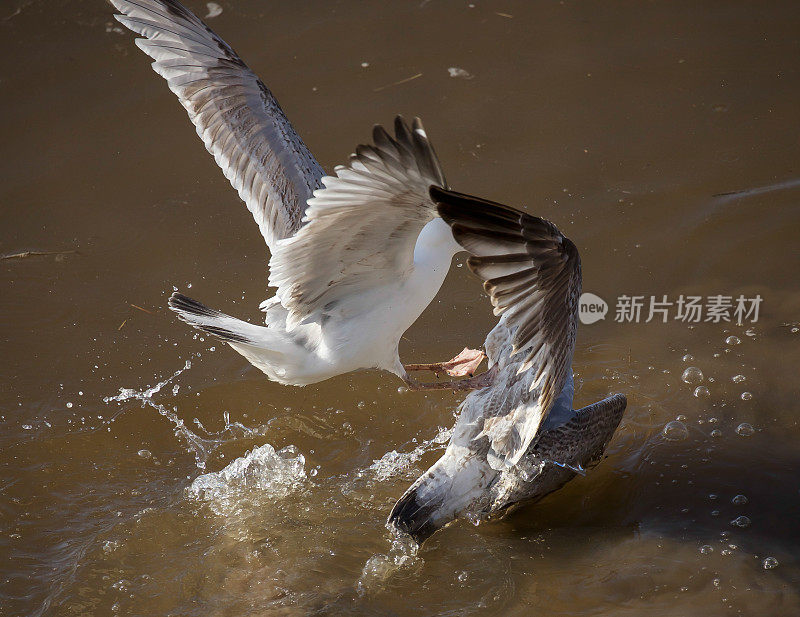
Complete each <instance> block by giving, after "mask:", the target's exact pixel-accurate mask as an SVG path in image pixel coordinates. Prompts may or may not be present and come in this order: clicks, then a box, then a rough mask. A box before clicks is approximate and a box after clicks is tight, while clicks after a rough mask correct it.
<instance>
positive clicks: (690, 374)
mask: <svg viewBox="0 0 800 617" xmlns="http://www.w3.org/2000/svg"><path fill="white" fill-rule="evenodd" d="M681 379H682V380H683V381H684V383H688V384H695V383H700V382H701V381H703V371H701V370H700V369H699V368H697V367H696V366H690V367H689V368H687V369H686V370H685V371H683V375H681Z"/></svg>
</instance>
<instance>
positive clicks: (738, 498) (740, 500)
mask: <svg viewBox="0 0 800 617" xmlns="http://www.w3.org/2000/svg"><path fill="white" fill-rule="evenodd" d="M731 503H732V504H736V505H737V506H743V505H744V504H746V503H747V497H745V496H744V495H736V497H734V498H733V499H731Z"/></svg>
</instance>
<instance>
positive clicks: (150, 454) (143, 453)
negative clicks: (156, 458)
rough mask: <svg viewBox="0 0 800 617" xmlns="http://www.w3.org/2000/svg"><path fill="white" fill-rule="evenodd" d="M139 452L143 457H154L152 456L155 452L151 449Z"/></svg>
mask: <svg viewBox="0 0 800 617" xmlns="http://www.w3.org/2000/svg"><path fill="white" fill-rule="evenodd" d="M137 454H138V455H139V456H141V457H142V458H150V457H152V456H153V453H152V452H150V450H139V451H138V452H137Z"/></svg>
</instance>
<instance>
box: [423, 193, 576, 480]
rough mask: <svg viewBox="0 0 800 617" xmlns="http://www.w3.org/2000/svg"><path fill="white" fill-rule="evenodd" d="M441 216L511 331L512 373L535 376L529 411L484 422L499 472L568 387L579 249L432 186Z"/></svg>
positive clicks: (498, 207) (536, 224)
mask: <svg viewBox="0 0 800 617" xmlns="http://www.w3.org/2000/svg"><path fill="white" fill-rule="evenodd" d="M430 193H431V198H432V199H433V200H434V201H435V202H436V203H437V209H438V211H439V214H440V216H441V217H442V218H443V219H444V220H445V221H446V222H447V223H448V224H449V225H450V227H451V229H452V231H453V236H454V237H455V239H456V241H457V242H458V243H459V244H460V245H461V246H462V247H464V249H465V250H467V251H469V252H470V253H471V256H470V258H469V260H468V262H467V264H468V265H469V267H470V269H471V270H472V271H473V272H474V273H475V274H477V275H478V276H479V277H480V278H482V279H483V281H484V285H483V287H484V289H485V290H486V292H487V293H488V294H489V296H490V297H491V302H492V305H493V306H494V313H495V315H502V316H503V318H504V319H505V324H506V326H507V327H508V328H509V329H510V330H511V331H512V332H513V349H512V351H511V355H512V356H514V355H515V354H518V353H520V354H524V355H523V356H522V359H521V360H520V361H519V367H518V371H517V373H518V374H521V373H524V372H525V371H527V370H529V369H531V368H532V367H533V370H535V371H536V372H535V373H534V376H533V379H532V380H531V385H530V388H529V389H530V391H532V392H534V396H535V399H536V400H535V401H534V404H533V405H530V406H528V405H521V406H519V409H518V410H516V411H514V412H512V413H509V414H507V415H504V416H498V417H493V418H489V419H487V420H486V424H485V431H484V432H485V434H487V435H488V436H489V437H490V439H491V441H492V450H493V451H494V453H495V454H496V455H497V456H499V457H500V458H501V459H502V460H503V461H504V463H505V464H506V465H514V464H516V463H517V461H519V459H520V457H521V456H522V455H523V453H524V452H525V449H526V448H527V447H528V445H529V444H530V443H531V440H532V439H533V437H534V436H535V434H536V431H537V430H538V427H539V423H540V421H543V420H544V418H545V417H546V416H547V414H548V413H549V411H550V408H551V407H552V405H553V403H554V402H555V400H556V398H557V397H558V395H559V394H560V393H561V390H562V389H563V387H564V384H565V383H566V381H567V377H568V376H569V372H570V370H571V368H570V366H571V364H572V353H573V350H574V348H575V332H576V329H577V318H578V299H579V297H580V293H581V266H580V257H579V255H578V249H577V248H576V247H575V245H574V244H573V243H572V242H571V241H570V240H569V239H568V238H566V237H565V236H564V234H562V233H561V232H560V231H559V230H558V228H557V227H556V226H555V225H553V223H551V222H550V221H546V220H545V219H542V218H539V217H536V216H530V215H528V214H525V213H524V212H522V211H520V210H516V209H515V208H511V207H509V206H505V205H503V204H499V203H495V202H491V201H487V200H484V199H480V198H477V197H472V196H469V195H463V194H461V193H455V192H452V191H446V190H443V189H439V188H436V187H431V190H430Z"/></svg>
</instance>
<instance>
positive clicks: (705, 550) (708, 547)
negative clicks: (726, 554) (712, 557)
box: [700, 544, 714, 555]
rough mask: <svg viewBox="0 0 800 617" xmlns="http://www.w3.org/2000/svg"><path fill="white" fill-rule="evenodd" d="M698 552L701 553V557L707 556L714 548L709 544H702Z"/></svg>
mask: <svg viewBox="0 0 800 617" xmlns="http://www.w3.org/2000/svg"><path fill="white" fill-rule="evenodd" d="M700 552H701V553H703V555H708V554H709V553H713V552H714V547H712V546H711V545H709V544H703V546H701V547H700Z"/></svg>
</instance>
